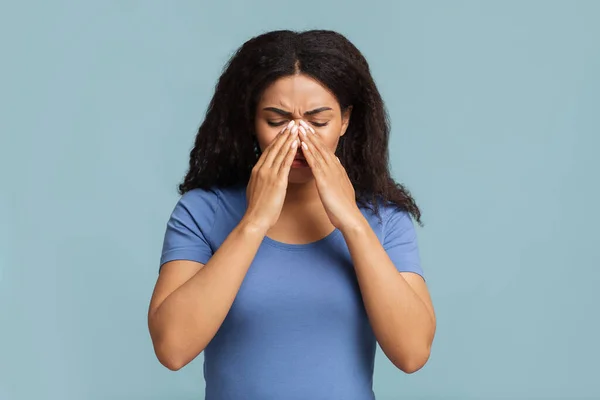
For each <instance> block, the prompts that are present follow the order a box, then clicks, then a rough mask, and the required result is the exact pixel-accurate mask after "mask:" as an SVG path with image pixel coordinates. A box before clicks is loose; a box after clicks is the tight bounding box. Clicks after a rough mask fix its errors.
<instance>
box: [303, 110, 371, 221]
mask: <svg viewBox="0 0 600 400" xmlns="http://www.w3.org/2000/svg"><path fill="white" fill-rule="evenodd" d="M299 131H300V141H301V143H302V153H303V154H304V158H306V162H307V163H308V165H309V166H310V168H311V171H312V173H313V176H314V177H315V182H316V184H317V190H318V191H319V197H320V198H321V202H322V203H323V206H324V207H325V211H326V212H327V216H328V217H329V220H330V221H331V223H332V224H333V225H334V226H335V227H336V228H338V229H340V230H342V231H343V230H344V229H345V228H347V227H350V226H353V225H355V224H357V223H358V222H359V221H360V220H361V219H362V218H363V215H362V213H361V212H360V210H359V209H358V206H357V205H356V195H355V192H354V187H353V186H352V183H351V182H350V178H348V174H347V173H346V170H345V169H344V167H343V165H342V163H341V162H340V160H339V158H337V157H336V156H335V154H334V153H333V152H332V151H331V150H330V149H328V148H327V147H326V146H325V145H324V144H323V142H322V141H321V139H319V135H318V134H317V133H316V132H315V130H314V129H312V128H311V127H310V126H309V125H308V124H307V123H305V122H304V121H300V128H299Z"/></svg>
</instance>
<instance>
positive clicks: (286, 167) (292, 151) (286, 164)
mask: <svg viewBox="0 0 600 400" xmlns="http://www.w3.org/2000/svg"><path fill="white" fill-rule="evenodd" d="M298 143H299V140H298V138H295V139H294V141H293V142H292V143H291V144H290V147H289V149H288V152H287V154H286V155H285V158H284V159H283V162H282V163H281V166H280V167H279V175H280V176H282V177H284V176H285V177H286V178H287V177H288V176H289V175H290V169H291V168H292V163H293V162H294V157H296V153H297V152H298Z"/></svg>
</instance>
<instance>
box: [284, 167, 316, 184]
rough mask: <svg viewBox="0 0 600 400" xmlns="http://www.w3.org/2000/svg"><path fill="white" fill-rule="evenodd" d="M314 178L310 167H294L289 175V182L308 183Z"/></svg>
mask: <svg viewBox="0 0 600 400" xmlns="http://www.w3.org/2000/svg"><path fill="white" fill-rule="evenodd" d="M312 180H313V174H312V171H311V170H310V168H292V169H290V175H289V177H288V182H289V183H308V182H310V181H312Z"/></svg>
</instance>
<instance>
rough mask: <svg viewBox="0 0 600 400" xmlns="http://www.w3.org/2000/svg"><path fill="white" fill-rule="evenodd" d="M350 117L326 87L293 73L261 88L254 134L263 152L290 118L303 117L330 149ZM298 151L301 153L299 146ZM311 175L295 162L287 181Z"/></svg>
mask: <svg viewBox="0 0 600 400" xmlns="http://www.w3.org/2000/svg"><path fill="white" fill-rule="evenodd" d="M349 119H350V110H348V111H346V112H345V113H344V115H342V112H341V110H340V105H339V103H338V102H337V100H336V98H335V97H334V96H333V94H332V93H331V92H330V91H329V90H328V89H327V88H325V87H324V86H322V85H321V84H320V83H319V82H317V81H316V80H314V79H312V78H310V77H308V76H305V75H293V76H288V77H285V78H281V79H279V80H277V81H275V82H274V83H273V84H272V85H271V86H269V87H268V88H267V89H266V90H265V91H264V93H263V95H262V97H261V99H260V101H259V102H258V106H257V108H256V119H255V121H256V122H255V124H256V125H255V129H256V137H257V139H258V143H259V146H260V149H261V150H262V151H264V150H265V148H267V146H268V145H269V144H270V143H271V142H272V141H273V140H274V139H275V137H276V136H277V134H278V133H279V132H280V131H281V130H282V129H283V128H284V126H285V125H286V124H288V123H289V121H290V120H295V121H296V122H299V121H300V120H304V121H305V122H306V123H307V124H308V125H309V126H310V127H312V128H313V129H314V130H315V132H316V133H317V135H318V137H319V138H320V139H321V141H322V142H323V143H324V144H325V146H327V148H329V149H331V151H332V152H333V151H335V149H336V147H337V144H338V141H339V140H340V137H341V136H343V135H344V133H346V129H347V128H348V122H349ZM298 152H299V153H300V154H302V150H301V148H300V146H298ZM312 178H313V176H312V173H311V171H310V168H309V167H308V165H307V164H306V163H294V165H293V166H292V169H291V170H290V176H289V182H291V183H304V182H307V181H309V180H311V179H312Z"/></svg>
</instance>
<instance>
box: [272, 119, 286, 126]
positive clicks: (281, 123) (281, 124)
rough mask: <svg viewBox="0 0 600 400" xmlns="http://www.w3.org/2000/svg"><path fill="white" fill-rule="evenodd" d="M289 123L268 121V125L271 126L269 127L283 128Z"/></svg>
mask: <svg viewBox="0 0 600 400" xmlns="http://www.w3.org/2000/svg"><path fill="white" fill-rule="evenodd" d="M286 123H287V121H285V120H284V121H278V122H276V121H267V124H269V126H283V125H284V124H286Z"/></svg>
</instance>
